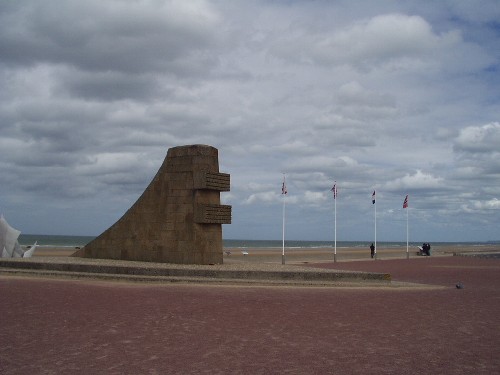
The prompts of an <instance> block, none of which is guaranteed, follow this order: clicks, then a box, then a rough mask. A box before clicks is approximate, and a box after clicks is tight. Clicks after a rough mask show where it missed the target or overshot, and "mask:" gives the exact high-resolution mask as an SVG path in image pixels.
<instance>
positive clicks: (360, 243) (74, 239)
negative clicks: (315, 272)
mask: <svg viewBox="0 0 500 375" xmlns="http://www.w3.org/2000/svg"><path fill="white" fill-rule="evenodd" d="M96 237H97V236H73V235H71V236H68V235H47V234H45V235H44V234H21V235H20V236H19V243H20V244H21V245H33V244H34V243H35V241H36V242H37V244H38V245H39V246H57V247H78V246H80V247H81V246H85V245H86V244H87V243H89V242H90V241H92V240H93V239H94V238H96ZM372 242H374V241H372V240H347V241H340V240H337V248H349V247H351V248H352V247H359V248H361V247H366V246H369V245H370V244H371V243H372ZM423 242H430V243H431V244H433V245H434V246H439V245H442V246H445V245H460V244H462V245H469V246H481V245H491V244H499V243H500V240H493V241H491V240H489V241H434V242H433V241H410V242H409V243H408V245H409V246H411V247H414V246H420V245H422V243H423ZM282 246H283V240H282V239H278V240H252V239H223V247H224V248H241V249H247V248H259V247H260V248H264V247H265V248H281V247H282ZM400 246H406V241H383V240H379V241H377V247H400ZM285 247H286V248H324V247H334V240H287V239H285Z"/></svg>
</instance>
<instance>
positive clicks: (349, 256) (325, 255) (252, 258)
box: [34, 244, 500, 264]
mask: <svg viewBox="0 0 500 375" xmlns="http://www.w3.org/2000/svg"><path fill="white" fill-rule="evenodd" d="M77 250H78V248H76V247H57V246H54V247H48V246H47V247H45V246H44V247H38V248H37V249H36V251H35V254H34V256H35V257H59V256H61V257H67V256H70V255H71V254H73V253H74V252H75V251H77ZM417 252H418V248H416V247H409V248H408V254H409V257H410V258H422V257H421V256H419V255H417ZM489 252H493V253H500V244H485V245H481V246H467V245H455V244H450V245H440V246H433V247H432V250H431V256H433V257H440V256H451V255H453V254H456V253H489ZM406 257H407V252H406V246H400V247H390V248H389V247H380V248H378V249H377V259H378V260H384V259H398V258H400V259H406ZM335 258H336V261H337V262H346V261H360V260H370V259H371V258H370V249H368V248H366V249H364V248H358V247H347V248H337V256H336V257H335ZM285 261H286V263H287V264H300V263H321V262H330V261H332V262H333V261H334V249H333V248H331V247H321V248H285ZM244 262H248V263H281V262H282V249H281V248H254V249H252V248H224V263H225V264H226V263H227V264H231V263H244Z"/></svg>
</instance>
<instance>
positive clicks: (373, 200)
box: [372, 190, 375, 204]
mask: <svg viewBox="0 0 500 375" xmlns="http://www.w3.org/2000/svg"><path fill="white" fill-rule="evenodd" d="M372 204H375V190H373V194H372Z"/></svg>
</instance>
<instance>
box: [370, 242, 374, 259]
mask: <svg viewBox="0 0 500 375" xmlns="http://www.w3.org/2000/svg"><path fill="white" fill-rule="evenodd" d="M370 253H371V256H372V258H373V257H374V256H375V246H374V245H373V243H372V244H371V245H370Z"/></svg>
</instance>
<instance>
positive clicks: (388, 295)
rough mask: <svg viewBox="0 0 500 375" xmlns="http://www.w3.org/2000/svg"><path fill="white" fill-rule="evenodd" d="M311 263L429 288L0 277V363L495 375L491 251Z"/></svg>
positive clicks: (65, 370)
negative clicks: (481, 256)
mask: <svg viewBox="0 0 500 375" xmlns="http://www.w3.org/2000/svg"><path fill="white" fill-rule="evenodd" d="M314 266H315V267H323V268H335V269H346V270H362V271H377V272H389V273H391V274H392V276H393V280H396V281H407V282H419V283H425V284H428V285H429V286H438V287H428V288H401V287H397V288H394V287H393V288H385V287H378V288H314V287H301V288H296V287H231V286H200V285H165V286H163V285H148V284H127V283H116V282H110V283H104V282H92V281H81V280H49V279H29V278H15V277H0V374H494V373H500V355H499V353H500V352H499V349H498V348H499V346H500V327H499V323H498V322H499V320H498V314H499V312H500V260H495V259H474V258H465V257H441V258H432V257H431V258H426V259H415V260H383V261H382V260H379V261H363V262H344V263H335V264H333V263H328V264H316V265H314ZM459 281H460V282H462V283H463V285H464V289H457V288H456V287H455V284H456V283H457V282H459Z"/></svg>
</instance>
